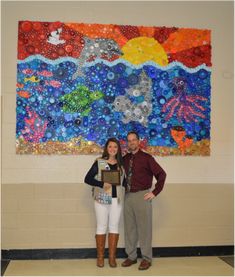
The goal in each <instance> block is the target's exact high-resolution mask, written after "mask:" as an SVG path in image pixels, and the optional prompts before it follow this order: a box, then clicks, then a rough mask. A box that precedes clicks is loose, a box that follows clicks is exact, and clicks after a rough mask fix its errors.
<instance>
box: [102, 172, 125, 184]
mask: <svg viewBox="0 0 235 277" xmlns="http://www.w3.org/2000/svg"><path fill="white" fill-rule="evenodd" d="M101 180H102V181H103V182H105V183H110V184H112V185H115V186H119V185H120V171H119V170H101Z"/></svg>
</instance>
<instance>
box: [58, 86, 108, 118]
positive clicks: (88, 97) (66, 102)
mask: <svg viewBox="0 0 235 277" xmlns="http://www.w3.org/2000/svg"><path fill="white" fill-rule="evenodd" d="M102 97H103V93H102V92H101V91H90V90H89V89H88V88H87V87H85V86H80V85H79V86H78V87H77V88H76V90H74V91H72V92H71V93H69V94H66V95H64V96H62V97H61V98H60V101H62V103H63V108H62V109H63V111H64V112H68V113H76V112H78V113H80V114H81V115H82V116H87V115H88V114H89V113H90V111H91V104H92V103H93V102H94V101H96V100H99V99H101V98H102Z"/></svg>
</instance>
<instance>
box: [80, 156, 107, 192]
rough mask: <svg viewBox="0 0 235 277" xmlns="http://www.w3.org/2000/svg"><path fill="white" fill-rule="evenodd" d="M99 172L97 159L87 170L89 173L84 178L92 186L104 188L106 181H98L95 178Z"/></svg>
mask: <svg viewBox="0 0 235 277" xmlns="http://www.w3.org/2000/svg"><path fill="white" fill-rule="evenodd" d="M97 174H98V162H97V161H95V162H94V163H93V165H92V167H91V168H90V170H89V171H88V172H87V175H86V177H85V179H84V182H85V183H87V184H88V185H90V186H95V187H100V188H103V185H104V182H101V181H98V180H96V179H95V176H96V175H97Z"/></svg>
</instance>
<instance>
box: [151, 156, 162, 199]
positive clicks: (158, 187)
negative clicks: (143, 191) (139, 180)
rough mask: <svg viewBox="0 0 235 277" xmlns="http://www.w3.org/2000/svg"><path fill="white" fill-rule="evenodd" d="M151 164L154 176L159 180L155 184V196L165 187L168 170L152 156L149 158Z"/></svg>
mask: <svg viewBox="0 0 235 277" xmlns="http://www.w3.org/2000/svg"><path fill="white" fill-rule="evenodd" d="M149 166H150V169H151V171H152V173H153V175H154V177H155V178H156V180H157V183H156V184H155V189H154V190H153V191H152V193H153V194H154V196H157V195H158V194H159V193H160V192H161V191H162V189H163V187H164V184H165V180H166V172H165V171H164V170H163V168H162V167H161V166H160V165H159V164H158V163H157V162H156V161H155V159H154V158H153V157H152V156H151V157H150V158H149Z"/></svg>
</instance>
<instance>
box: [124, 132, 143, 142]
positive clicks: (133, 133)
mask: <svg viewBox="0 0 235 277" xmlns="http://www.w3.org/2000/svg"><path fill="white" fill-rule="evenodd" d="M129 135H136V137H137V139H138V140H139V139H140V137H139V135H138V133H137V132H136V131H130V132H128V134H127V136H126V137H127V138H128V136H129Z"/></svg>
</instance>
